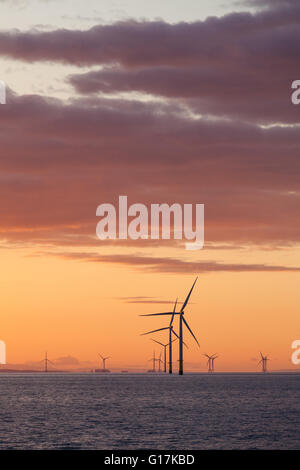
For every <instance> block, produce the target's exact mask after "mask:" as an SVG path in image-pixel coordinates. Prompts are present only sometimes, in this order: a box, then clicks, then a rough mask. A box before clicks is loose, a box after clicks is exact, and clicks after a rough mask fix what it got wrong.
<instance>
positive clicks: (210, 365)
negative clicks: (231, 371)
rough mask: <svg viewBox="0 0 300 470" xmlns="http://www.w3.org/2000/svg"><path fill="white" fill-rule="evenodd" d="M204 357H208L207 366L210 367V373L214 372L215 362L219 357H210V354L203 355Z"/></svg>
mask: <svg viewBox="0 0 300 470" xmlns="http://www.w3.org/2000/svg"><path fill="white" fill-rule="evenodd" d="M203 356H205V357H207V359H208V360H207V366H208V372H214V360H215V359H217V357H218V356H216V355H215V354H213V355H212V356H209V355H208V354H203Z"/></svg>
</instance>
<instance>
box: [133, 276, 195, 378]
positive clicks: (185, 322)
mask: <svg viewBox="0 0 300 470" xmlns="http://www.w3.org/2000/svg"><path fill="white" fill-rule="evenodd" d="M197 279H198V278H197V277H196V279H195V281H194V283H193V285H192V287H191V290H190V292H189V293H188V295H187V297H186V299H185V301H184V303H183V304H182V307H181V309H180V311H179V312H176V311H175V309H176V304H175V307H174V310H173V312H163V313H149V314H146V315H141V316H142V317H149V316H150V317H151V316H157V315H172V317H171V322H170V325H172V323H173V319H174V315H179V375H182V374H183V344H184V343H183V324H184V325H185V326H186V328H187V329H188V330H189V332H190V334H191V335H192V336H193V338H194V340H195V341H196V343H197V344H198V346H199V347H200V345H199V343H198V340H197V338H196V336H195V335H194V333H193V332H192V330H191V328H190V327H189V325H188V323H187V321H186V319H185V318H184V310H185V307H186V306H187V303H188V301H189V298H190V296H191V293H192V291H193V289H194V286H195V284H196V281H197ZM176 302H177V301H176ZM167 328H168V327H167ZM167 328H160V329H158V330H154V331H161V330H165V329H167ZM154 331H153V332H154ZM153 332H152V333H153ZM149 333H150V332H149ZM171 359H172V357H171V358H169V360H170V362H171Z"/></svg>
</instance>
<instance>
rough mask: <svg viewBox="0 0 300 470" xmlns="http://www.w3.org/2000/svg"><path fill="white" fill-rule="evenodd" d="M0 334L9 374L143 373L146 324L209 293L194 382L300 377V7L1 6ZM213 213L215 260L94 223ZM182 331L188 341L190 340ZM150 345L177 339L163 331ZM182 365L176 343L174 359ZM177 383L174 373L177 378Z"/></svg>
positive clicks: (192, 359)
mask: <svg viewBox="0 0 300 470" xmlns="http://www.w3.org/2000/svg"><path fill="white" fill-rule="evenodd" d="M0 12H1V14H0V79H1V80H3V81H4V82H5V83H6V86H7V103H6V104H5V105H0V143H1V153H0V165H1V172H0V181H1V185H0V196H1V197H0V253H1V259H2V270H1V273H0V284H1V286H2V296H1V298H0V310H1V333H0V339H2V340H3V341H5V342H6V345H7V362H8V363H9V364H11V365H17V366H18V367H31V366H32V367H40V366H39V364H40V362H39V361H41V360H42V358H43V356H44V354H45V351H46V350H47V351H48V357H49V358H50V359H51V360H53V362H54V363H55V364H56V367H58V368H75V369H80V368H82V369H90V368H94V367H95V366H96V365H97V364H99V361H98V358H99V356H98V353H101V354H104V355H106V356H111V359H110V362H109V367H110V368H111V369H112V370H117V369H129V370H145V369H147V368H149V364H150V362H149V359H150V358H151V357H152V354H153V351H154V350H155V352H156V354H159V352H160V350H159V348H158V347H156V346H155V344H154V343H153V342H152V341H151V337H147V336H140V334H141V333H143V332H145V331H149V330H152V329H155V328H161V327H164V326H166V320H165V318H164V317H161V318H155V317H154V319H153V318H152V319H151V317H149V318H146V317H140V315H142V314H144V313H152V312H161V311H165V310H167V311H168V310H169V309H171V308H172V306H173V303H174V301H175V299H176V298H177V297H178V298H179V301H183V300H184V298H185V297H186V295H187V293H188V291H189V289H190V286H191V285H192V283H193V280H194V279H195V277H196V276H198V281H197V284H196V286H195V289H194V291H193V294H192V297H191V302H190V304H189V306H188V308H187V309H186V313H185V315H186V318H187V320H188V322H189V324H190V326H191V328H192V330H193V332H194V333H195V334H196V336H197V338H198V340H199V343H200V348H198V347H197V345H196V344H195V342H193V339H192V337H191V336H189V333H188V332H185V340H186V342H187V344H188V346H189V348H188V349H187V350H186V351H185V367H186V369H187V370H195V371H205V368H206V361H205V358H204V356H203V354H204V353H208V354H210V353H211V354H212V353H218V354H219V356H220V357H219V358H218V360H217V361H216V368H217V370H220V371H256V370H257V362H258V360H259V359H258V358H259V352H260V351H262V352H263V353H264V354H268V355H269V357H270V365H269V367H270V368H271V369H273V370H280V369H296V366H295V365H293V364H292V363H291V360H290V358H291V354H292V349H291V343H292V342H293V341H294V340H296V339H299V312H298V305H299V301H300V294H299V289H298V284H299V274H300V273H299V272H300V248H299V240H300V225H299V195H300V194H299V174H300V172H299V156H298V148H299V143H300V142H299V141H300V134H299V124H300V106H296V105H293V104H292V103H291V92H292V91H291V83H292V82H293V81H294V80H296V79H300V71H299V61H298V58H299V47H300V46H299V44H300V41H299V39H300V37H299V36H300V29H299V23H300V5H299V4H298V2H297V1H296V0H285V1H283V0H282V1H281V0H272V1H271V0H269V1H264V2H262V1H259V0H250V1H230V2H229V1H228V2H226V1H224V0H223V1H217V0H215V1H203V2H197V1H194V0H186V1H185V2H182V1H164V2H161V1H160V2H158V1H153V2H146V1H141V0H139V1H138V0H132V1H102V2H99V1H94V0H90V1H89V2H83V1H82V0H73V1H71V0H66V1H64V2H59V1H56V0H48V1H46V0H40V1H37V0H30V1H26V2H25V1H22V0H2V1H1V0H0ZM119 195H127V196H128V200H129V203H136V202H139V203H144V204H146V205H147V206H149V205H150V204H154V203H162V202H167V203H169V204H172V203H174V202H177V203H180V204H184V203H193V204H196V203H202V204H204V205H205V245H204V248H203V249H202V250H199V251H186V250H185V249H184V244H182V243H180V242H178V241H174V240H162V241H151V240H147V241H146V240H135V241H133V240H125V241H100V240H99V239H97V237H96V225H97V222H98V220H97V217H96V208H97V206H98V205H99V204H101V203H113V204H116V203H117V201H118V197H119ZM176 328H177V325H176ZM153 338H155V339H157V340H159V341H162V342H165V340H166V334H165V331H162V332H160V333H158V334H157V335H156V336H154V335H153ZM175 357H177V346H175ZM175 367H177V364H175Z"/></svg>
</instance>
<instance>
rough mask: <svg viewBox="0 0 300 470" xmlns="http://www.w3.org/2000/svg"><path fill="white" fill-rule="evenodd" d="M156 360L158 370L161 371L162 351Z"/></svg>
mask: <svg viewBox="0 0 300 470" xmlns="http://www.w3.org/2000/svg"><path fill="white" fill-rule="evenodd" d="M156 360H157V362H158V372H161V367H160V366H161V363H162V360H161V353H160V355H159V358H158V359H156Z"/></svg>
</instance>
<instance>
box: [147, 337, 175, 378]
mask: <svg viewBox="0 0 300 470" xmlns="http://www.w3.org/2000/svg"><path fill="white" fill-rule="evenodd" d="M151 339H152V341H154V342H155V343H157V344H160V345H161V346H162V347H163V348H164V372H165V373H166V372H167V347H168V346H169V344H170V343H167V344H163V343H161V342H160V341H157V340H156V339H153V338H151ZM176 339H177V338H175V339H173V340H172V342H174V341H176Z"/></svg>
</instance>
